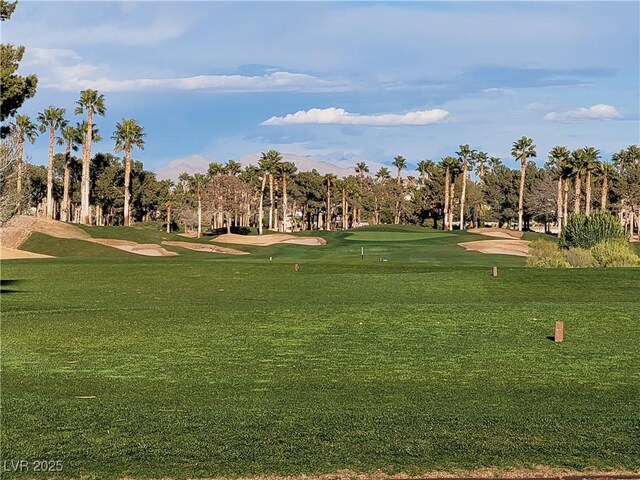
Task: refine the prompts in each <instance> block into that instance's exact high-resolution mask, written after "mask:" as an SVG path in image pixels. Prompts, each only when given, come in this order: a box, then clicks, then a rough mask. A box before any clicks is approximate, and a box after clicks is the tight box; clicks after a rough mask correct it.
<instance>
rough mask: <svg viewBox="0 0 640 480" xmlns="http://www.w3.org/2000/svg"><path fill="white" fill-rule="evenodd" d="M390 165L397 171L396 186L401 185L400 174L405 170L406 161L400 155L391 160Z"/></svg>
mask: <svg viewBox="0 0 640 480" xmlns="http://www.w3.org/2000/svg"><path fill="white" fill-rule="evenodd" d="M392 165H393V166H394V167H396V168H397V169H398V185H400V184H401V183H402V179H401V178H400V172H402V170H404V169H405V168H407V159H406V158H404V157H403V156H402V155H396V156H395V157H394V158H393V162H392Z"/></svg>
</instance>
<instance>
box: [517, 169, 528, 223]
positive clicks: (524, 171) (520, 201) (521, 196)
mask: <svg viewBox="0 0 640 480" xmlns="http://www.w3.org/2000/svg"><path fill="white" fill-rule="evenodd" d="M520 161H521V166H520V194H519V196H518V231H520V232H521V231H522V217H523V216H524V179H525V175H526V174H527V163H526V159H523V160H520Z"/></svg>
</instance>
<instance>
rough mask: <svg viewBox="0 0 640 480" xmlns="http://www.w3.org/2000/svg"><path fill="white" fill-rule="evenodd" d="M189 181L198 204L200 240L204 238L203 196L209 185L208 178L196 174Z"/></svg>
mask: <svg viewBox="0 0 640 480" xmlns="http://www.w3.org/2000/svg"><path fill="white" fill-rule="evenodd" d="M189 180H190V182H189V183H190V188H191V191H192V192H193V193H194V194H195V195H196V200H197V202H198V238H200V237H201V236H202V196H203V194H204V189H205V187H206V184H207V176H206V175H203V174H202V173H196V174H194V175H193V177H191V178H190V179H189Z"/></svg>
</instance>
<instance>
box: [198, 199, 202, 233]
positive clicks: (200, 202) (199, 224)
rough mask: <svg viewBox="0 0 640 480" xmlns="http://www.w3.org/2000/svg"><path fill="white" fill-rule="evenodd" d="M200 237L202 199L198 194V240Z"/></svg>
mask: <svg viewBox="0 0 640 480" xmlns="http://www.w3.org/2000/svg"><path fill="white" fill-rule="evenodd" d="M201 236H202V199H201V198H200V193H198V238H200V237H201Z"/></svg>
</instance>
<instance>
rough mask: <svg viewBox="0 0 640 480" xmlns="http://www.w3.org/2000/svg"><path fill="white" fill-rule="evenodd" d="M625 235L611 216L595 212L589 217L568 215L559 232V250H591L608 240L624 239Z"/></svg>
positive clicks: (598, 211)
mask: <svg viewBox="0 0 640 480" xmlns="http://www.w3.org/2000/svg"><path fill="white" fill-rule="evenodd" d="M624 238H625V233H624V230H623V229H622V227H621V226H620V223H618V220H617V219H616V217H614V216H613V215H610V214H608V213H606V212H602V211H600V210H596V211H595V212H593V213H591V214H589V215H583V214H578V215H570V216H569V220H568V221H567V225H566V226H565V227H564V228H563V229H562V232H560V247H561V248H565V249H567V248H571V247H580V248H591V247H593V246H594V245H595V244H596V243H599V242H602V241H604V240H610V239H624Z"/></svg>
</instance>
